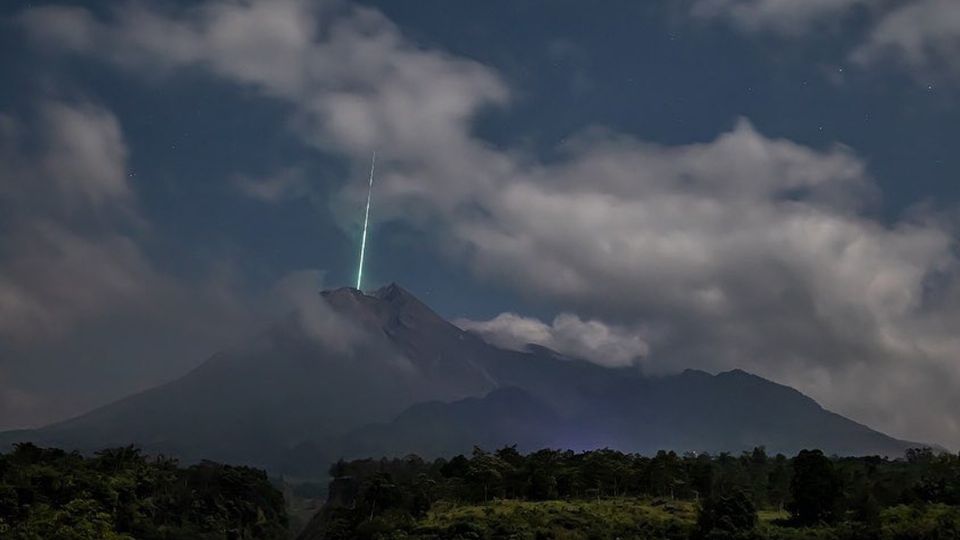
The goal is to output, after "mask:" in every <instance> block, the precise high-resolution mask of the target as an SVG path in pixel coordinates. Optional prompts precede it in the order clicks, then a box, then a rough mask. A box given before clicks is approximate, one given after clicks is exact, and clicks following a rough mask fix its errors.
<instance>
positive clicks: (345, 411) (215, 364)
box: [0, 283, 919, 475]
mask: <svg viewBox="0 0 960 540" xmlns="http://www.w3.org/2000/svg"><path fill="white" fill-rule="evenodd" d="M311 300H315V301H316V303H315V304H311V306H310V308H309V309H305V310H301V311H299V312H296V313H294V314H293V315H291V316H290V317H287V318H285V319H283V320H281V321H279V322H278V323H276V324H275V325H273V326H271V327H270V328H268V329H267V330H266V331H264V332H262V333H260V334H258V335H257V336H254V337H253V338H251V339H250V340H249V341H248V342H246V343H243V344H240V345H238V346H236V347H231V348H229V349H225V350H224V351H221V352H219V353H217V354H214V355H212V356H211V357H210V358H209V359H208V360H207V361H206V362H204V363H203V364H201V365H200V366H198V367H197V368H195V369H194V370H192V371H190V372H189V373H187V374H185V375H184V376H183V377H180V378H179V379H176V380H174V381H171V382H169V383H166V384H163V385H160V386H157V387H154V388H152V389H149V390H147V391H144V392H140V393H137V394H134V395H132V396H128V397H126V398H123V399H121V400H118V401H115V402H113V403H111V404H108V405H106V406H104V407H100V408H98V409H95V410H93V411H91V412H89V413H86V414H83V415H80V416H78V417H76V418H73V419H68V420H65V421H63V422H58V423H55V424H51V425H50V426H46V427H43V428H40V429H36V430H18V431H15V432H7V433H2V434H0V443H2V444H9V443H12V442H17V441H24V440H31V441H33V442H37V443H39V444H50V445H57V446H63V447H67V448H77V449H80V450H85V451H90V450H95V449H97V448H98V447H103V446H116V445H126V444H137V445H140V446H142V447H143V448H144V449H145V450H147V451H150V452H157V453H166V454H170V455H174V456H178V457H181V458H183V459H187V460H199V459H218V460H223V461H232V462H237V463H244V464H251V465H257V466H261V467H265V468H267V469H269V470H271V471H275V472H283V473H289V474H300V475H316V474H323V473H324V472H325V468H326V464H327V463H329V462H330V461H333V460H335V459H337V458H339V457H345V456H346V457H366V456H363V455H358V453H361V452H363V453H369V454H380V455H385V454H388V453H394V452H395V453H401V454H403V453H412V452H420V453H423V454H429V455H437V456H439V455H446V454H450V453H458V452H461V451H464V448H466V449H467V450H469V447H470V446H472V445H471V441H470V438H471V437H472V436H474V435H476V437H475V438H476V439H477V440H476V441H475V442H477V443H482V444H493V443H495V442H496V443H497V444H499V443H500V442H502V443H503V444H511V443H522V446H524V447H528V448H529V449H535V448H532V447H533V446H537V445H542V446H555V447H560V446H562V447H566V448H571V449H590V448H597V447H604V446H608V447H611V448H617V449H620V450H624V451H634V452H645V453H650V452H655V451H657V450H659V449H674V450H677V451H708V452H717V451H731V452H736V451H740V450H745V449H750V448H752V447H753V446H760V445H763V446H766V447H767V448H768V449H769V450H771V451H783V452H794V451H797V450H799V449H801V448H805V447H819V448H821V449H823V450H825V451H827V452H830V453H839V454H887V455H899V454H902V452H903V451H904V450H905V449H906V448H908V447H911V446H919V445H916V444H915V443H909V442H906V441H900V440H897V439H894V438H892V437H889V436H887V435H884V434H882V433H880V432H877V431H875V430H872V429H870V428H869V427H867V426H864V425H862V424H859V423H856V422H854V421H852V420H849V419H846V418H844V417H842V416H840V415H837V414H835V413H832V412H830V411H828V410H826V409H824V408H822V407H821V406H820V405H819V404H818V403H816V401H814V400H813V399H811V398H809V397H808V396H806V395H804V394H802V393H801V392H799V391H797V390H796V389H793V388H791V387H788V386H785V385H780V384H777V383H774V382H771V381H769V380H767V379H764V378H762V377H759V376H757V375H753V374H750V373H747V372H745V371H742V370H730V371H727V372H722V373H719V374H716V375H711V374H709V373H706V372H702V371H697V370H685V371H684V372H682V373H679V374H676V375H665V376H659V377H651V376H647V375H644V374H642V373H641V372H640V370H639V369H636V368H619V369H612V368H606V367H602V366H599V365H597V364H593V363H590V362H587V361H585V360H580V359H576V358H569V357H566V356H564V355H562V354H559V353H557V352H555V351H552V350H550V349H547V348H544V347H538V346H534V347H530V348H528V349H527V350H525V351H513V350H507V349H502V348H499V347H496V346H494V345H492V344H490V343H488V342H486V341H484V340H483V339H482V338H480V337H479V336H477V335H475V334H472V333H470V332H466V331H464V330H462V329H460V328H458V327H456V326H455V325H453V324H452V323H450V322H448V321H446V320H445V319H443V318H442V317H440V316H439V315H438V314H436V313H435V312H434V311H433V310H432V309H430V308H429V306H427V305H426V304H424V303H423V302H421V301H420V300H419V299H418V298H416V297H415V296H414V295H413V294H411V293H409V292H408V291H406V290H405V289H403V288H402V287H401V286H399V285H397V284H396V283H391V284H389V285H387V286H385V287H381V288H380V289H377V290H375V291H373V292H372V293H370V294H366V293H363V292H361V291H358V290H357V289H354V288H350V287H343V288H339V289H333V290H328V291H322V292H319V293H318V294H317V295H316V298H314V299H311ZM509 399H513V401H509ZM507 401H509V403H512V406H511V407H504V403H505V402H507ZM505 415H506V416H510V415H515V416H517V417H518V418H520V419H525V420H523V421H521V422H519V423H518V422H512V421H509V419H506V418H503V417H504V416H505ZM411 419H413V420H411ZM421 425H436V426H440V427H438V428H437V429H436V430H433V432H431V431H430V430H424V429H421V428H420V427H419V426H421ZM444 426H445V427H444ZM463 426H469V428H470V429H467V430H465V429H463ZM471 430H472V431H471ZM511 438H514V439H522V440H511ZM397 440H400V441H406V442H405V443H403V444H394V443H393V442H391V441H397ZM378 449H379V451H378Z"/></svg>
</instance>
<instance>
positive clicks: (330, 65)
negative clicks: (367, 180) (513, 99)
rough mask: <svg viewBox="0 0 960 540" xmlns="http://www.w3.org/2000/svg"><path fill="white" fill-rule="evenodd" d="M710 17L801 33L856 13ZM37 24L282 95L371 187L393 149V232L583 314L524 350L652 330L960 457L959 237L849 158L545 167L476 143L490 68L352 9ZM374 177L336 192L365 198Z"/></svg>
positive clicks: (107, 53)
mask: <svg viewBox="0 0 960 540" xmlns="http://www.w3.org/2000/svg"><path fill="white" fill-rule="evenodd" d="M801 4H802V5H803V6H805V7H799V6H800V5H801ZM700 5H701V8H700V9H701V10H707V11H704V12H703V13H704V14H705V15H704V16H706V15H709V14H710V12H709V10H708V9H707V8H708V7H709V6H710V5H713V6H723V5H728V6H731V7H734V8H736V6H737V5H740V6H753V7H756V8H758V9H759V13H760V14H761V15H762V17H761V18H760V19H757V21H761V22H762V21H763V20H765V19H763V17H766V18H770V17H773V15H774V14H778V15H783V16H792V17H795V18H796V21H797V23H798V24H801V25H802V24H812V22H811V23H806V22H805V21H808V20H809V21H814V20H817V21H819V20H821V18H822V17H827V16H828V15H829V14H830V13H835V12H836V10H846V9H849V8H850V7H851V6H853V5H854V2H839V1H838V2H820V1H818V2H786V1H784V2H774V1H773V0H768V1H765V2H749V3H740V2H737V3H736V5H735V4H732V3H730V2H717V1H716V0H714V1H713V2H709V1H704V2H703V3H701V4H700ZM703 6H707V7H703ZM744 9H745V8H744ZM741 12H742V13H746V11H744V10H743V9H741V10H737V9H734V10H733V12H732V13H734V14H736V13H741ZM744 16H745V15H744ZM23 20H24V21H25V24H26V25H27V26H28V28H33V29H34V34H35V35H37V36H39V37H41V38H44V39H45V40H46V42H47V43H60V44H62V45H63V46H65V47H66V48H68V49H69V50H71V51H74V52H80V53H84V54H88V55H92V56H96V57H99V58H103V59H105V60H106V61H108V62H112V63H114V64H116V65H119V66H123V67H125V68H127V69H131V70H135V71H137V72H140V73H143V74H144V76H148V77H156V76H157V73H160V74H162V76H174V75H175V72H176V71H177V70H178V69H179V68H191V69H195V68H202V69H206V70H207V71H208V72H209V73H210V74H211V75H212V76H216V77H221V78H224V79H226V80H229V81H232V82H234V83H236V84H237V85H238V86H239V87H242V88H245V89H248V90H252V91H254V92H256V93H259V94H260V95H262V96H264V97H265V98H267V99H273V100H281V101H283V102H285V103H287V104H288V105H289V106H291V108H292V109H293V110H294V113H293V114H292V118H291V126H292V128H293V129H296V130H298V131H299V132H300V133H301V134H302V135H303V138H304V141H305V142H306V143H307V144H312V145H316V146H318V147H320V148H322V149H324V150H326V151H335V152H340V153H342V154H344V155H346V156H348V157H352V158H354V163H355V166H356V167H357V168H358V170H362V169H365V168H366V165H367V159H368V157H369V151H370V150H371V149H373V148H376V149H377V150H378V160H379V161H380V163H381V164H382V167H380V166H378V169H379V170H381V171H383V172H382V174H380V175H378V203H377V204H378V210H379V212H378V214H377V217H378V219H398V220H404V221H407V222H409V224H410V225H411V226H414V227H420V228H421V230H422V231H423V234H424V235H425V237H429V240H430V241H432V242H434V244H435V245H436V246H437V249H438V250H440V251H441V252H443V253H445V254H447V255H449V256H450V257H451V258H452V259H453V260H455V261H457V262H458V263H459V264H462V265H463V266H464V267H465V268H469V269H471V270H472V271H474V272H476V273H477V275H479V276H481V277H483V278H486V279H490V280H495V281H498V282H500V283H504V284H507V285H510V286H513V287H515V288H516V289H517V290H519V291H523V292H524V294H526V295H529V296H531V297H533V298H540V299H543V300H544V301H546V302H549V304H550V305H556V306H560V307H561V310H562V311H567V312H575V313H577V314H578V315H579V317H582V319H580V318H578V319H576V321H579V323H577V322H576V321H574V322H573V323H571V324H570V325H569V327H570V328H572V329H573V330H578V331H573V330H570V329H569V328H567V327H566V326H564V324H561V323H564V321H554V322H553V324H551V325H545V324H544V325H543V326H539V325H538V324H536V322H533V321H529V320H526V319H516V320H509V319H507V320H503V319H501V320H500V321H499V323H498V324H499V325H501V326H505V325H504V323H505V321H506V322H512V323H516V324H517V325H518V326H519V329H518V330H516V331H515V332H514V333H515V334H517V335H520V336H525V335H527V334H531V335H534V336H536V335H540V336H541V337H542V338H543V339H548V340H550V341H551V342H553V343H554V344H556V342H557V341H561V342H562V340H561V337H560V335H561V333H563V335H564V336H566V335H568V334H570V335H580V336H581V337H582V336H583V335H584V332H580V331H579V330H583V329H584V325H586V328H588V329H589V328H594V327H591V326H590V324H592V323H594V322H596V323H597V324H600V325H603V327H606V328H614V327H617V328H637V327H642V328H644V329H645V333H644V337H643V339H644V342H645V343H649V347H650V351H649V354H647V355H646V356H645V358H644V359H643V363H644V366H645V368H647V369H649V370H650V371H671V370H678V369H682V368H685V367H702V368H706V369H727V368H731V367H742V368H745V369H749V370H751V371H754V372H757V373H759V374H761V375H765V376H768V377H771V378H773V379H775V380H778V381H780V382H783V383H786V384H791V385H794V386H796V387H798V388H800V389H801V390H802V391H805V392H807V393H808V394H810V395H812V396H813V397H815V398H816V399H818V400H820V401H821V402H822V403H824V404H825V405H826V406H828V407H831V408H833V409H835V410H838V411H839V412H841V413H845V414H848V415H852V416H853V417H854V418H856V419H858V420H861V421H864V422H867V423H870V424H871V425H874V426H876V427H878V428H880V429H884V430H887V431H889V432H891V433H893V434H895V435H899V436H904V437H912V438H915V439H919V440H929V441H936V442H941V443H944V444H947V445H952V446H960V426H958V423H957V421H956V420H955V412H954V411H956V410H958V409H960V394H958V393H957V392H956V389H957V388H958V387H960V368H958V367H957V364H956V358H957V357H958V355H960V340H958V339H957V338H956V337H955V328H956V327H957V326H958V324H960V275H958V271H960V265H958V262H960V261H958V260H957V256H956V254H955V253H954V251H955V232H956V231H955V230H954V229H953V228H952V227H951V226H949V225H947V224H945V223H943V222H941V221H940V220H939V219H938V217H937V216H934V215H930V214H928V213H924V212H922V211H917V212H914V213H912V214H910V215H907V216H904V217H903V218H901V219H899V220H894V221H892V222H889V223H884V222H880V221H878V220H877V219H876V218H875V217H874V215H875V214H874V212H872V210H873V209H874V208H873V205H874V204H875V200H876V198H877V195H878V193H877V187H876V185H875V184H874V182H873V179H872V178H871V177H870V174H869V171H868V166H867V164H866V163H864V162H863V160H862V159H860V158H859V157H858V156H857V155H856V154H855V153H854V152H853V151H852V150H851V149H849V148H846V147H844V146H842V145H837V146H835V147H832V148H826V149H814V148H809V147H806V146H803V145H800V144H797V143H795V142H792V141H789V140H783V139H777V138H773V137H770V136H768V135H765V134H764V133H762V132H760V131H759V130H757V129H756V128H755V127H754V126H753V125H752V124H751V123H750V122H749V121H747V120H745V119H743V120H740V121H738V122H737V123H736V124H735V125H733V126H732V127H731V129H729V130H728V131H726V132H724V133H720V134H718V135H717V136H716V137H715V138H714V139H713V140H711V141H707V142H703V143H699V144H686V145H675V146H664V145H657V144H651V143H649V142H646V141H642V140H637V139H635V138H632V137H629V136H626V135H623V134H618V133H613V132H609V131H605V130H603V129H594V130H589V131H587V132H585V133H582V134H580V135H579V136H578V137H574V139H575V140H573V142H571V143H569V144H567V145H565V146H563V147H562V148H560V149H559V150H560V156H559V158H558V159H556V160H554V161H551V162H549V163H545V162H541V161H539V160H538V159H537V158H536V157H535V156H532V155H527V154H524V153H523V152H520V151H514V150H501V149H498V148H495V147H493V146H491V145H490V144H487V143H486V142H485V141H484V140H482V139H480V138H478V137H477V136H476V135H475V134H474V132H473V130H472V126H473V120H474V119H475V118H476V117H477V116H478V115H480V114H482V113H483V111H484V110H485V109H487V108H489V107H501V106H505V105H507V104H508V103H509V99H510V95H511V94H510V92H509V90H508V88H507V87H506V85H505V83H504V82H503V81H502V80H501V79H500V77H499V76H498V74H497V73H496V72H494V71H493V70H491V69H490V68H487V67H485V66H482V65H480V64H478V63H476V62H473V61H470V60H466V59H462V58H457V57H453V56H451V55H449V54H446V53H444V52H442V51H436V50H432V49H428V48H422V47H417V46H415V45H414V44H412V43H410V42H409V41H408V40H406V39H405V38H404V37H403V36H402V34H401V33H400V31H399V30H398V29H397V28H396V27H395V26H394V25H393V24H392V23H391V22H390V21H388V20H387V19H386V18H385V17H384V16H383V15H381V14H379V13H378V12H375V11H373V10H369V9H365V8H359V7H356V6H352V5H346V4H337V3H334V4H324V5H322V6H319V7H317V6H314V5H312V4H311V5H308V4H306V3H303V2H294V1H283V2H254V1H251V2H208V3H205V4H202V5H201V6H200V7H198V8H194V9H189V10H185V11H180V12H162V13H161V12H156V11H151V10H149V9H147V8H145V7H142V6H141V5H139V4H130V5H127V6H126V7H122V8H119V9H118V10H117V11H115V12H114V13H113V14H112V15H110V16H108V17H107V18H105V19H98V18H96V17H94V16H92V15H91V14H90V13H89V12H86V11H83V10H75V9H70V10H64V9H61V8H41V9H39V10H30V11H28V12H26V14H25V15H24V16H23ZM48 22H49V23H48ZM741 24H742V23H741ZM751 24H753V23H751ZM756 24H759V22H758V23H756ZM810 27H812V26H810ZM358 176H359V175H358ZM357 184H358V185H356V186H349V187H347V188H345V189H344V191H343V192H342V193H341V198H345V199H349V200H353V201H359V200H360V199H362V197H363V193H362V186H360V185H359V183H357ZM335 202H338V201H335ZM333 206H334V207H336V206H341V205H340V204H333ZM495 320H496V319H495ZM584 320H586V321H587V322H586V323H584V322H583V321H584ZM566 322H570V321H566ZM558 327H562V328H567V331H566V332H565V333H564V331H563V329H562V328H561V329H560V330H558ZM594 329H595V328H594ZM586 334H589V332H586ZM600 334H602V332H600ZM612 335H613V336H614V337H615V338H616V336H618V335H619V334H618V333H617V332H613V334H612ZM563 339H567V338H566V337H564V338H563ZM570 339H571V343H578V341H577V340H575V339H573V338H570ZM580 341H583V340H582V339H581V340H580ZM613 341H616V339H613ZM601 342H602V341H601ZM637 347H639V345H637Z"/></svg>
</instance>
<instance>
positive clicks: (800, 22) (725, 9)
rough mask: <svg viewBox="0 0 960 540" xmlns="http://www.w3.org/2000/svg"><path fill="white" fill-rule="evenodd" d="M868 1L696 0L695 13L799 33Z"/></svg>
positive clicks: (746, 26) (739, 25)
mask: <svg viewBox="0 0 960 540" xmlns="http://www.w3.org/2000/svg"><path fill="white" fill-rule="evenodd" d="M868 3H869V2H867V0H802V1H799V2H797V1H794V0H696V1H694V2H693V4H692V7H691V14H692V15H693V16H694V17H698V18H701V19H726V20H728V21H729V22H731V23H733V24H734V25H735V26H736V27H737V28H739V29H741V30H744V31H747V32H765V31H766V32H775V33H778V34H783V35H788V36H798V35H801V34H803V33H805V32H807V31H809V30H811V29H813V28H814V25H817V24H818V23H822V22H824V20H827V21H829V20H830V19H831V18H836V17H837V16H838V15H842V14H843V13H845V12H848V11H849V10H851V9H852V8H853V7H855V6H858V5H866V4H868Z"/></svg>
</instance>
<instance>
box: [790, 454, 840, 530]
mask: <svg viewBox="0 0 960 540" xmlns="http://www.w3.org/2000/svg"><path fill="white" fill-rule="evenodd" d="M790 493H791V495H792V497H793V500H792V501H791V503H790V506H789V509H790V512H791V514H793V519H794V520H795V521H796V522H797V523H798V524H800V525H815V524H817V523H834V522H836V521H837V519H838V518H839V517H840V502H841V496H842V489H841V485H840V478H839V476H838V475H837V472H836V471H835V470H834V466H833V462H832V461H830V459H828V458H827V457H826V456H824V455H823V452H821V451H820V450H801V451H800V453H799V454H798V455H797V457H796V458H794V460H793V479H792V480H791V482H790Z"/></svg>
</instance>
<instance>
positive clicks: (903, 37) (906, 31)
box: [852, 0, 960, 80]
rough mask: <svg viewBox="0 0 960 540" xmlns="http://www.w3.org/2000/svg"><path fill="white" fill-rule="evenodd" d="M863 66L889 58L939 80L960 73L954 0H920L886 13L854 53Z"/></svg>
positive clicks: (959, 13)
mask: <svg viewBox="0 0 960 540" xmlns="http://www.w3.org/2000/svg"><path fill="white" fill-rule="evenodd" d="M852 57H853V59H854V60H855V61H857V62H859V63H860V64H862V65H869V66H872V65H876V64H879V63H882V62H884V61H885V60H887V59H892V60H894V61H895V62H898V63H900V64H901V65H903V66H906V67H907V68H908V69H910V70H912V71H913V72H914V73H916V74H917V75H920V76H923V77H925V78H927V80H930V79H931V78H932V79H933V80H937V79H940V78H942V77H943V76H944V75H947V76H948V77H950V78H952V79H956V78H957V77H958V76H960V9H957V4H956V2H954V1H952V0H919V1H916V2H909V3H906V4H903V5H901V6H900V7H898V8H897V9H895V10H892V11H890V12H889V13H887V14H886V15H884V16H883V17H882V18H881V19H880V20H879V21H878V22H877V24H876V25H875V26H874V27H873V29H872V30H871V31H870V34H869V36H868V38H867V40H866V42H865V43H863V44H862V45H860V46H859V47H858V48H857V49H856V50H855V51H854V53H853V55H852Z"/></svg>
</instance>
